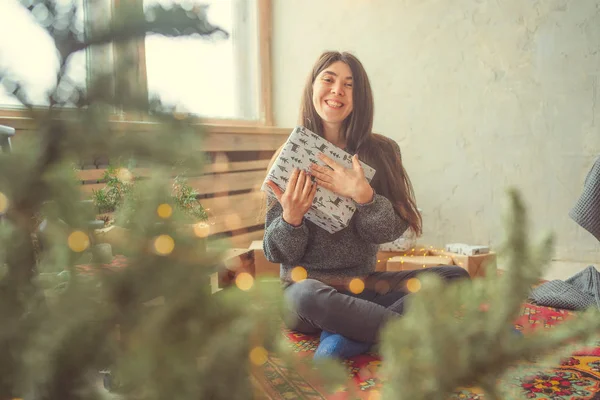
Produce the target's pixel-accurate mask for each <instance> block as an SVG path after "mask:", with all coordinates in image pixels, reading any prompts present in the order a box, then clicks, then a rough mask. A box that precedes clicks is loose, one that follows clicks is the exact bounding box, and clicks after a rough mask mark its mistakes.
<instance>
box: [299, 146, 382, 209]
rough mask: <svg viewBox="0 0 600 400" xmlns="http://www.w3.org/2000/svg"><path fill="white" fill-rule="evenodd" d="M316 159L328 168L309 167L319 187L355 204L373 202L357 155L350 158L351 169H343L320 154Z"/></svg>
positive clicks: (371, 190) (314, 165) (370, 190)
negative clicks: (347, 198) (346, 198)
mask: <svg viewBox="0 0 600 400" xmlns="http://www.w3.org/2000/svg"><path fill="white" fill-rule="evenodd" d="M318 157H319V159H321V161H323V162H324V163H325V164H327V166H328V167H329V168H328V167H323V166H320V165H316V164H312V165H311V173H312V174H313V175H314V177H315V178H316V179H317V183H318V184H319V186H322V187H324V188H325V189H329V190H331V191H332V192H334V193H337V194H339V195H340V196H344V197H349V198H351V199H353V200H354V201H356V202H357V203H368V202H370V201H371V200H373V193H374V192H373V189H372V188H371V185H369V182H368V181H367V178H365V172H364V171H363V168H362V166H361V165H360V163H359V162H358V155H356V154H355V155H354V156H352V168H345V167H343V166H342V165H339V164H338V163H336V162H335V161H333V160H332V159H331V158H329V157H327V156H326V155H324V154H322V153H319V155H318Z"/></svg>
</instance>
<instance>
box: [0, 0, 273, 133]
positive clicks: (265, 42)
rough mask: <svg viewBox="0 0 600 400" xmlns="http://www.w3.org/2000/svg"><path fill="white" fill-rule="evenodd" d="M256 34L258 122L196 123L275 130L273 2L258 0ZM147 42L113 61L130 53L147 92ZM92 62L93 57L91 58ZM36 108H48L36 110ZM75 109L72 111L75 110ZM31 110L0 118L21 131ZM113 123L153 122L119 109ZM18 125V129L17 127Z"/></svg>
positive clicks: (5, 109)
mask: <svg viewBox="0 0 600 400" xmlns="http://www.w3.org/2000/svg"><path fill="white" fill-rule="evenodd" d="M109 1H110V6H111V12H112V13H113V14H114V13H118V8H119V5H120V4H121V2H125V1H128V2H131V0H109ZM134 1H138V2H139V4H140V7H141V6H142V3H143V0H134ZM256 7H257V10H256V16H257V21H256V27H257V31H256V35H257V46H256V47H257V51H258V54H257V57H256V59H257V61H258V65H257V74H256V75H257V76H256V78H257V80H258V81H257V89H258V90H257V92H258V93H257V94H258V98H257V99H256V101H257V104H258V118H257V119H254V120H247V119H238V118H201V117H193V122H195V123H198V124H202V125H205V124H206V125H211V126H219V125H221V126H237V127H241V126H249V127H263V126H264V127H273V126H274V118H273V103H272V90H271V65H272V64H271V42H272V41H271V36H272V0H256ZM144 42H145V41H144V39H141V40H137V41H136V42H135V43H133V44H129V45H125V46H121V47H119V46H113V52H114V54H113V62H114V61H115V60H116V58H117V57H119V55H121V56H123V54H124V53H123V52H129V53H128V55H129V56H131V55H134V56H135V59H136V63H137V68H136V69H135V72H137V75H136V76H135V79H134V80H135V81H136V82H137V85H136V86H135V87H136V88H137V89H138V90H141V91H143V92H146V93H147V75H146V57H145V43H144ZM87 58H88V60H89V56H88V57H87ZM33 108H34V109H41V110H43V109H45V107H35V106H34V107H33ZM71 110H72V111H71ZM62 111H63V112H64V115H65V116H68V115H69V113H72V112H75V111H74V110H73V109H70V108H65V109H64V110H62ZM28 115H29V111H28V110H26V109H25V108H23V107H19V106H9V105H4V106H1V105H0V119H1V120H3V121H4V123H9V122H11V121H12V122H13V124H12V126H13V127H15V128H17V129H18V128H19V125H21V126H22V125H23V124H25V125H27V124H28V122H27V121H26V120H28V119H29V116H28ZM111 120H112V121H114V122H119V121H122V122H149V121H148V120H147V118H145V117H144V116H142V115H136V114H134V113H124V112H122V111H119V110H115V112H114V114H113V115H112V116H111ZM15 124H16V125H17V126H15Z"/></svg>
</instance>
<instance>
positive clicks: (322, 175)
mask: <svg viewBox="0 0 600 400" xmlns="http://www.w3.org/2000/svg"><path fill="white" fill-rule="evenodd" d="M310 170H311V173H312V174H313V175H314V176H315V178H317V179H320V180H321V181H325V182H331V180H332V177H331V175H329V173H328V172H329V171H331V169H329V168H327V167H321V166H320V165H317V164H312V165H311V166H310Z"/></svg>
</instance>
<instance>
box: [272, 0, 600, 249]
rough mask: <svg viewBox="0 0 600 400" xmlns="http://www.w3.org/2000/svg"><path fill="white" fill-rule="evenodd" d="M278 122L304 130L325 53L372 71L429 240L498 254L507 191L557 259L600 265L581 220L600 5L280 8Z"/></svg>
mask: <svg viewBox="0 0 600 400" xmlns="http://www.w3.org/2000/svg"><path fill="white" fill-rule="evenodd" d="M273 7H274V9H273V13H274V15H273V23H274V30H273V71H274V76H273V91H274V106H275V117H276V122H277V124H278V125H279V126H284V127H292V126H293V125H294V124H296V121H297V115H298V107H299V103H300V95H301V92H302V86H303V83H304V80H305V77H306V75H307V74H308V72H309V70H310V68H311V66H312V64H313V62H314V61H315V60H316V58H317V57H318V55H319V54H320V53H321V51H323V50H329V49H335V50H347V51H351V52H353V53H354V54H355V55H357V56H358V57H359V58H360V59H361V61H362V62H363V64H364V65H365V67H366V70H367V72H368V74H369V76H370V79H371V83H372V86H373V89H374V93H375V110H376V111H375V130H376V131H377V132H379V133H382V134H384V135H386V136H389V137H391V138H393V139H395V140H396V141H398V143H399V144H400V146H401V148H402V151H403V154H404V162H405V166H406V168H407V170H408V173H409V175H410V177H411V179H412V181H413V185H414V187H415V190H416V193H417V201H418V204H419V207H420V208H422V209H423V210H424V218H425V221H424V222H425V235H424V237H423V239H422V242H424V243H430V244H433V245H443V244H444V243H447V242H450V241H463V242H470V243H477V244H491V245H492V246H494V245H498V244H499V242H500V240H501V239H502V235H503V228H502V219H501V215H500V213H501V212H502V211H503V207H504V205H505V200H506V197H505V195H504V192H505V189H506V187H507V185H515V186H517V187H518V188H519V189H521V190H522V193H523V194H524V196H525V200H526V202H527V204H528V206H529V210H530V218H531V221H532V225H534V226H533V227H532V228H533V230H534V232H535V233H536V234H538V233H541V232H542V231H543V230H551V231H553V232H555V233H556V235H557V247H556V258H558V259H567V260H579V261H600V246H599V245H598V242H597V241H596V240H595V239H594V238H593V237H592V236H591V235H590V234H588V233H587V232H585V231H584V230H583V229H581V228H579V227H578V226H577V225H576V224H575V223H574V222H573V221H572V220H570V218H569V217H568V215H567V214H568V211H569V209H570V207H571V206H572V205H573V204H574V202H575V200H576V199H577V197H578V195H579V194H580V193H581V189H582V184H583V180H584V178H585V175H586V173H587V172H588V170H589V168H590V167H591V165H592V163H593V161H594V160H595V158H596V157H597V156H600V105H598V97H599V96H600V93H598V92H600V90H599V89H600V82H599V78H600V0H544V1H535V2H532V1H522V0H479V1H472V0H273Z"/></svg>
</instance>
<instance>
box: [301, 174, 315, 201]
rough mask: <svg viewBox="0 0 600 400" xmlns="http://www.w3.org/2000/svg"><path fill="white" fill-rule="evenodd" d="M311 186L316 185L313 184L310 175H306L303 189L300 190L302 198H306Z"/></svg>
mask: <svg viewBox="0 0 600 400" xmlns="http://www.w3.org/2000/svg"><path fill="white" fill-rule="evenodd" d="M313 186H316V185H314V184H313V182H312V179H310V176H307V177H306V181H305V182H304V189H303V190H302V198H303V199H306V198H308V196H309V195H310V191H311V190H312V188H313ZM311 202H312V200H311Z"/></svg>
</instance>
